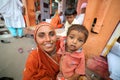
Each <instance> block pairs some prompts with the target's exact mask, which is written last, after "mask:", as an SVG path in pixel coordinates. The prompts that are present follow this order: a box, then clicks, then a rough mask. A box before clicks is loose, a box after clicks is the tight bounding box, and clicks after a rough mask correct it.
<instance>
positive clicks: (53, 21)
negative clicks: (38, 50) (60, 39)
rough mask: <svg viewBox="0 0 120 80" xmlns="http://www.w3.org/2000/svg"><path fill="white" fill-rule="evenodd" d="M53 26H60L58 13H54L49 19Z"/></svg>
mask: <svg viewBox="0 0 120 80" xmlns="http://www.w3.org/2000/svg"><path fill="white" fill-rule="evenodd" d="M50 23H51V24H52V25H53V26H54V27H55V28H61V27H62V26H63V24H61V19H60V16H59V14H55V16H54V17H53V18H52V19H51V22H50Z"/></svg>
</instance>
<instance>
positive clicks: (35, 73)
mask: <svg viewBox="0 0 120 80" xmlns="http://www.w3.org/2000/svg"><path fill="white" fill-rule="evenodd" d="M45 25H48V26H50V27H52V25H50V24H49V23H46V22H41V23H40V24H38V25H37V26H36V29H35V31H34V32H35V33H34V39H35V41H36V33H37V31H38V30H39V28H40V27H41V26H45ZM36 43H37V41H36ZM59 44H60V41H59V40H58V41H57V42H56V50H58V49H59V47H60V45H59ZM37 46H38V48H37V49H35V50H33V51H31V53H30V54H29V56H28V59H27V62H26V65H25V69H24V72H23V74H24V75H23V80H56V75H57V74H58V72H59V64H58V62H59V59H60V56H57V54H54V56H52V57H51V56H49V55H48V54H47V53H46V52H44V51H43V50H41V49H40V47H39V45H37Z"/></svg>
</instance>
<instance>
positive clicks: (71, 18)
mask: <svg viewBox="0 0 120 80" xmlns="http://www.w3.org/2000/svg"><path fill="white" fill-rule="evenodd" d="M74 18H75V16H74V15H70V16H66V20H67V21H68V23H69V24H71V23H72V22H73V20H74Z"/></svg>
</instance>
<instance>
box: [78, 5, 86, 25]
mask: <svg viewBox="0 0 120 80" xmlns="http://www.w3.org/2000/svg"><path fill="white" fill-rule="evenodd" d="M86 6H87V3H82V5H81V8H80V10H81V13H80V14H79V15H77V16H76V19H77V20H78V22H79V24H80V25H82V24H83V22H84V17H85V11H86Z"/></svg>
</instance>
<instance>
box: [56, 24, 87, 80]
mask: <svg viewBox="0 0 120 80" xmlns="http://www.w3.org/2000/svg"><path fill="white" fill-rule="evenodd" d="M88 34H89V33H88V30H87V29H86V28H85V27H84V26H83V25H79V24H73V25H72V26H71V27H69V29H68V32H67V36H66V37H62V38H60V41H61V42H60V49H59V50H58V52H57V54H58V55H61V60H60V72H59V74H58V76H57V80H80V78H81V77H83V76H85V56H84V52H83V49H82V46H83V45H84V44H85V42H86V40H87V38H88Z"/></svg>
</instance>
